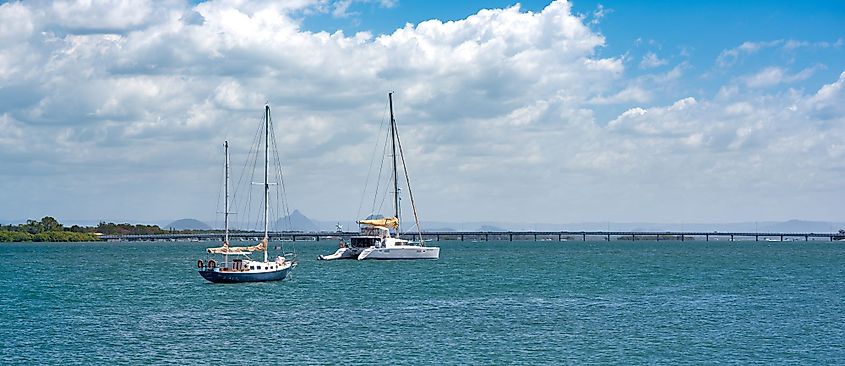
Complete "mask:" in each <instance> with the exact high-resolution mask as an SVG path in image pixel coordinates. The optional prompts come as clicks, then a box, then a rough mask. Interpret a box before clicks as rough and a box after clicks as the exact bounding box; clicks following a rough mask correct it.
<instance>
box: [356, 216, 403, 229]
mask: <svg viewBox="0 0 845 366" xmlns="http://www.w3.org/2000/svg"><path fill="white" fill-rule="evenodd" d="M358 223H359V224H361V225H372V226H381V227H387V228H391V229H395V228H397V227H399V219H397V218H395V217H385V218H381V219H369V220H360V221H358Z"/></svg>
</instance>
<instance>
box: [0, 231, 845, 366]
mask: <svg viewBox="0 0 845 366" xmlns="http://www.w3.org/2000/svg"><path fill="white" fill-rule="evenodd" d="M288 244H289V243H288ZM439 245H440V246H441V247H442V249H441V259H440V260H438V261H399V262H382V261H362V262H358V261H334V262H319V261H317V260H316V259H315V257H316V256H317V255H318V254H324V253H330V252H332V251H333V250H334V249H335V246H334V242H325V241H324V242H317V243H298V244H296V246H295V249H296V250H297V252H298V253H299V256H300V265H299V267H298V268H296V270H295V271H294V272H293V279H292V280H290V281H284V282H272V283H257V284H234V285H215V284H210V283H207V282H205V281H204V280H203V279H202V278H201V277H200V276H199V275H198V274H197V273H196V269H195V261H196V260H197V259H199V258H203V259H204V258H205V255H204V252H203V249H204V248H205V247H206V246H207V243H82V244H2V245H0V265H2V271H0V291H2V294H3V296H0V363H2V364H45V363H46V364H92V363H98V364H102V363H109V364H111V363H120V364H165V363H167V364H196V363H206V362H211V363H215V364H222V363H232V364H234V363H237V364H248V365H253V364H259V363H260V364H294V363H295V364H586V363H601V364H607V363H615V364H625V365H651V364H672V365H675V364H717V363H719V364H743V365H744V364H752V363H755V364H790V365H792V364H844V363H845V245H843V244H842V243H829V242H810V243H804V242H792V243H762V242H733V243H729V242H723V243H716V242H710V243H704V242H685V243H679V242H644V241H638V242H633V243H632V242H609V243H608V242H586V243H584V242H564V243H558V242H513V243H510V242H487V243H470V242H463V243H461V242H441V243H439Z"/></svg>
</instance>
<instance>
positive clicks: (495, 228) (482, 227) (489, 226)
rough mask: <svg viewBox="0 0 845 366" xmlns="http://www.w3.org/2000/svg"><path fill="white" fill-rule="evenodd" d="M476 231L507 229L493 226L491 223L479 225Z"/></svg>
mask: <svg viewBox="0 0 845 366" xmlns="http://www.w3.org/2000/svg"><path fill="white" fill-rule="evenodd" d="M478 231H507V230H505V229H502V228H500V227H498V226H493V225H481V227H480V228H478Z"/></svg>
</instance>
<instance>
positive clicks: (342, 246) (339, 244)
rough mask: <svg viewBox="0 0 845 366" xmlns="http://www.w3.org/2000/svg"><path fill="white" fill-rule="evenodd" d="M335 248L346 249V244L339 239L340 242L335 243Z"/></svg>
mask: <svg viewBox="0 0 845 366" xmlns="http://www.w3.org/2000/svg"><path fill="white" fill-rule="evenodd" d="M337 247H338V248H341V249H343V248H346V243H344V242H343V239H340V240H339V241H338V242H337Z"/></svg>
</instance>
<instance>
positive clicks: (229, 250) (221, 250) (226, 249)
mask: <svg viewBox="0 0 845 366" xmlns="http://www.w3.org/2000/svg"><path fill="white" fill-rule="evenodd" d="M266 248H267V241H266V240H261V242H260V243H258V244H256V245H253V246H249V247H230V246H229V243H223V246H222V247H217V248H208V249H206V250H207V251H208V252H209V253H211V254H246V253H250V252H257V251H260V250H264V249H266Z"/></svg>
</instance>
